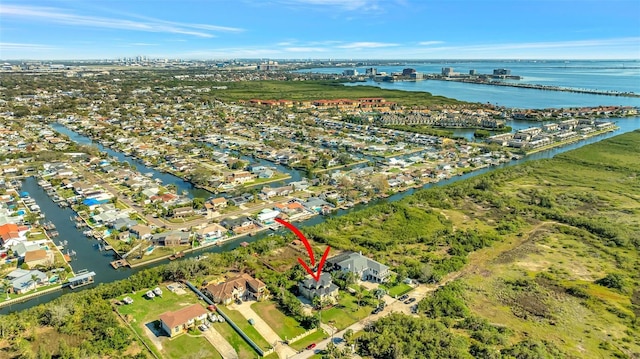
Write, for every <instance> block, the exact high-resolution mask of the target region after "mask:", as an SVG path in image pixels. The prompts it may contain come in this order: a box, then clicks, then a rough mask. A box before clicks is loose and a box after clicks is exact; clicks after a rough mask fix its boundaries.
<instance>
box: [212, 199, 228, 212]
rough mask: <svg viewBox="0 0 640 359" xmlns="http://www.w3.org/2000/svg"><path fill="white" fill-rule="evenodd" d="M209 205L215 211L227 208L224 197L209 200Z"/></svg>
mask: <svg viewBox="0 0 640 359" xmlns="http://www.w3.org/2000/svg"><path fill="white" fill-rule="evenodd" d="M211 204H213V207H214V208H215V209H220V208H225V207H226V206H227V199H226V198H224V197H220V198H214V199H212V200H211Z"/></svg>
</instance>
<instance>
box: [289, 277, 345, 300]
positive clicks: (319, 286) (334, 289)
mask: <svg viewBox="0 0 640 359" xmlns="http://www.w3.org/2000/svg"><path fill="white" fill-rule="evenodd" d="M298 291H299V292H300V294H301V295H302V296H304V297H305V298H307V299H309V300H313V298H315V297H320V299H321V300H322V299H325V298H335V297H336V295H338V286H337V285H335V284H333V282H332V279H331V274H329V273H322V274H321V275H320V280H318V281H316V280H315V279H314V278H313V277H311V276H307V277H306V278H305V279H304V280H301V281H300V282H299V283H298Z"/></svg>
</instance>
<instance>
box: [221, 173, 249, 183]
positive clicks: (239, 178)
mask: <svg viewBox="0 0 640 359" xmlns="http://www.w3.org/2000/svg"><path fill="white" fill-rule="evenodd" d="M254 178H255V176H254V175H253V174H251V172H247V171H239V172H235V173H233V174H231V176H229V177H228V178H227V182H229V183H238V184H243V183H247V182H249V181H253V179H254Z"/></svg>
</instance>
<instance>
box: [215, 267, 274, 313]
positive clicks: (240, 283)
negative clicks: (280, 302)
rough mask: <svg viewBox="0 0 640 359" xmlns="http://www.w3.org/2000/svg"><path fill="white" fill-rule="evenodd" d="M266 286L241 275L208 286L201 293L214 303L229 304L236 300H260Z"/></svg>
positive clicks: (245, 275)
mask: <svg viewBox="0 0 640 359" xmlns="http://www.w3.org/2000/svg"><path fill="white" fill-rule="evenodd" d="M266 289H267V286H266V285H265V284H264V283H263V282H262V281H261V280H259V279H255V278H253V277H252V276H250V275H248V274H246V273H243V274H241V275H239V276H237V277H233V278H230V279H228V280H227V281H226V282H223V283H219V284H208V285H207V286H206V287H204V289H203V292H204V294H205V295H207V296H208V297H209V298H211V300H213V301H214V302H216V303H222V304H225V305H226V304H229V303H231V302H232V301H234V300H236V299H244V300H247V299H254V300H261V299H263V298H264V297H265V295H266V294H267V292H266Z"/></svg>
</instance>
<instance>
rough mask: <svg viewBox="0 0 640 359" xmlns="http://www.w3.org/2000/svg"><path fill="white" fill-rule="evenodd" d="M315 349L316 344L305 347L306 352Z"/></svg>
mask: <svg viewBox="0 0 640 359" xmlns="http://www.w3.org/2000/svg"><path fill="white" fill-rule="evenodd" d="M315 347H316V343H311V344H309V345H308V346H307V350H311V349H313V348H315Z"/></svg>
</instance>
